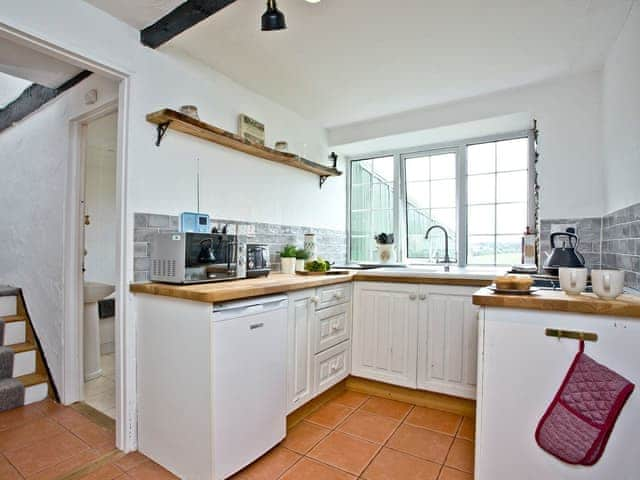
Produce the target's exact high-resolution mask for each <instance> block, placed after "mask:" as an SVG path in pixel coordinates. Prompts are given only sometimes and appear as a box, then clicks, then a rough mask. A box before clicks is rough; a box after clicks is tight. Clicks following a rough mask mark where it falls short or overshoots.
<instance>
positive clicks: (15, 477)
mask: <svg viewBox="0 0 640 480" xmlns="http://www.w3.org/2000/svg"><path fill="white" fill-rule="evenodd" d="M0 478H1V479H2V480H22V475H20V474H19V473H18V471H17V470H16V469H15V468H13V465H11V464H10V463H9V461H8V460H7V459H6V458H4V455H1V454H0Z"/></svg>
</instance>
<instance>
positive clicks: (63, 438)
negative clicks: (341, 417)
mask: <svg viewBox="0 0 640 480" xmlns="http://www.w3.org/2000/svg"><path fill="white" fill-rule="evenodd" d="M175 478H177V477H175V476H174V475H172V474H170V473H169V472H167V471H166V470H164V469H163V468H162V467H160V466H159V465H157V464H155V463H153V462H152V461H151V460H149V459H148V458H146V457H144V456H143V455H140V454H139V453H130V454H127V455H124V454H123V453H122V452H119V451H118V450H116V449H115V434H114V432H113V430H112V429H110V428H105V427H101V426H99V425H97V424H96V423H94V422H93V421H91V420H90V419H89V418H87V417H86V416H84V415H82V414H81V413H79V412H78V411H76V410H75V409H73V408H70V407H63V406H60V405H58V404H56V403H54V402H52V401H50V400H45V401H43V402H40V403H36V404H32V405H28V406H26V407H22V408H18V409H15V410H10V411H7V412H2V413H0V479H2V480H25V479H26V480H63V479H64V480H66V479H69V480H72V479H73V480H77V479H84V480H113V479H119V480H132V479H133V480H151V479H153V480H165V479H175Z"/></svg>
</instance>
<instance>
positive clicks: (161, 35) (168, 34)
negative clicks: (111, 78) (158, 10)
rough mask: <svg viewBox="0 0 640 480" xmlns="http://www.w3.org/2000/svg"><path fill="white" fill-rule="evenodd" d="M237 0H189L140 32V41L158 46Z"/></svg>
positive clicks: (152, 46)
mask: <svg viewBox="0 0 640 480" xmlns="http://www.w3.org/2000/svg"><path fill="white" fill-rule="evenodd" d="M235 1H236V0H188V1H186V2H184V3H183V4H182V5H180V6H178V7H176V8H175V9H174V10H172V11H171V12H169V13H168V14H166V15H165V16H164V17H162V18H161V19H160V20H158V21H157V22H156V23H154V24H153V25H149V26H148V27H146V28H144V29H143V30H142V31H141V32H140V41H141V42H142V43H143V44H144V45H146V46H147V47H151V48H158V47H159V46H160V45H162V44H163V43H166V42H168V41H169V40H171V39H172V38H173V37H175V36H176V35H178V34H180V33H182V32H184V31H185V30H188V29H189V28H191V27H193V26H194V25H195V24H197V23H200V22H201V21H202V20H205V19H207V18H209V17H210V16H211V15H213V14H214V13H216V12H218V11H220V10H222V9H223V8H224V7H226V6H228V5H231V4H232V3H234V2H235Z"/></svg>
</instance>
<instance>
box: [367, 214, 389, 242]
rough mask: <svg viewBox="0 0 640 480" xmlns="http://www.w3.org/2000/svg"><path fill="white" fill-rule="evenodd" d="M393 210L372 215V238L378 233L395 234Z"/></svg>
mask: <svg viewBox="0 0 640 480" xmlns="http://www.w3.org/2000/svg"><path fill="white" fill-rule="evenodd" d="M392 216H393V210H374V211H373V213H372V223H373V225H372V230H371V233H372V234H371V237H374V236H375V235H377V234H378V233H382V232H384V233H391V232H393V221H392V219H391V217H392Z"/></svg>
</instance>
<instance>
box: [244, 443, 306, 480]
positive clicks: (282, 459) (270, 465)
mask: <svg viewBox="0 0 640 480" xmlns="http://www.w3.org/2000/svg"><path fill="white" fill-rule="evenodd" d="M300 458H302V457H301V456H300V455H299V454H297V453H295V452H292V451H291V450H287V449H286V448H284V447H276V448H274V449H273V450H271V451H270V452H269V453H267V454H266V455H264V456H263V457H262V458H260V459H259V460H258V461H256V462H254V463H252V464H251V465H249V466H248V467H247V468H245V469H244V470H242V471H241V472H239V473H237V474H236V475H234V476H233V477H232V478H233V479H234V480H274V479H276V478H280V476H281V475H282V474H283V473H284V472H286V471H287V470H288V469H289V468H291V467H292V466H293V465H294V464H295V463H296V462H297V461H298V460H300Z"/></svg>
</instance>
